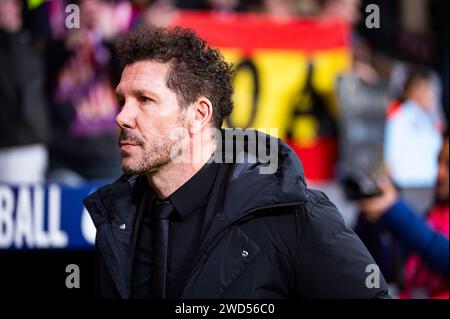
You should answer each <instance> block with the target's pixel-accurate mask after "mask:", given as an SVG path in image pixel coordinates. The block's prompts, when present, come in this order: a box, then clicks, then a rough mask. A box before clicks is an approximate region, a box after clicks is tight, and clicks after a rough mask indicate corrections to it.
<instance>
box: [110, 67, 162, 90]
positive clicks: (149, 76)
mask: <svg viewBox="0 0 450 319" xmlns="http://www.w3.org/2000/svg"><path fill="white" fill-rule="evenodd" d="M168 69H169V64H168V63H161V62H156V61H138V62H135V63H133V64H128V65H127V66H125V68H124V70H123V72H122V76H121V79H120V83H119V85H118V86H117V91H122V90H123V89H125V86H129V85H131V86H133V87H135V86H138V87H140V88H141V89H145V87H148V86H155V85H157V86H166V75H167V72H168ZM135 89H137V88H135Z"/></svg>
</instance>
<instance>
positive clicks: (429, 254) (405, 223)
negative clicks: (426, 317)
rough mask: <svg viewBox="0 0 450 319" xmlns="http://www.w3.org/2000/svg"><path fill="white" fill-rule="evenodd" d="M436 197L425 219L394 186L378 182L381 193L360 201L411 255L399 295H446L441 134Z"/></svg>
mask: <svg viewBox="0 0 450 319" xmlns="http://www.w3.org/2000/svg"><path fill="white" fill-rule="evenodd" d="M438 167H439V169H438V178H437V183H436V187H435V193H436V200H435V203H434V205H433V207H432V208H431V209H430V210H429V212H428V214H427V217H426V221H424V220H423V219H421V218H419V217H418V216H417V213H415V212H413V211H412V210H411V208H410V207H409V206H408V204H407V203H406V202H405V201H404V200H402V199H401V198H400V197H399V194H398V192H397V190H396V188H395V187H394V185H393V184H392V183H391V182H390V181H389V179H387V178H384V179H381V180H380V182H379V186H380V188H381V189H382V190H383V194H382V195H380V196H377V197H374V198H371V199H365V200H362V201H360V208H361V211H362V212H364V214H365V215H366V216H367V218H368V219H369V220H371V221H372V222H377V221H380V222H382V223H383V224H385V225H386V227H388V229H389V230H390V231H391V232H392V233H393V235H394V236H395V237H396V238H397V239H398V241H399V242H400V243H402V244H403V245H404V246H405V248H407V249H408V250H409V251H410V252H412V254H411V255H410V256H409V258H408V259H407V262H406V266H405V270H404V275H405V289H404V291H403V292H402V294H401V295H400V296H401V297H402V298H446V299H448V298H449V287H448V271H449V268H448V266H449V265H448V264H449V242H448V236H449V136H448V131H447V132H446V133H445V134H444V143H443V145H442V148H441V151H440V154H439V161H438Z"/></svg>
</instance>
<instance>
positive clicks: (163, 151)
mask: <svg viewBox="0 0 450 319" xmlns="http://www.w3.org/2000/svg"><path fill="white" fill-rule="evenodd" d="M120 141H131V142H133V143H136V144H137V146H135V147H140V148H141V154H142V155H141V156H140V158H138V159H136V160H134V161H133V162H131V163H126V161H125V159H126V158H130V157H131V155H129V154H126V153H122V158H123V159H122V170H123V171H124V173H125V174H128V175H139V174H150V173H152V172H155V171H156V170H158V169H159V168H160V167H162V166H165V165H167V164H168V163H169V162H170V161H171V157H170V154H171V153H170V152H171V149H172V148H173V147H174V145H176V144H177V141H174V140H172V139H170V138H169V137H165V138H162V139H159V140H154V141H152V142H151V143H144V141H143V140H142V139H141V138H139V137H138V136H136V135H134V134H133V133H132V132H131V131H130V130H127V129H123V130H122V132H121V133H120V136H119V142H120Z"/></svg>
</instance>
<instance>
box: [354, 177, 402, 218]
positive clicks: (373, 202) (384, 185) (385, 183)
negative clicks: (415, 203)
mask: <svg viewBox="0 0 450 319" xmlns="http://www.w3.org/2000/svg"><path fill="white" fill-rule="evenodd" d="M377 185H378V187H379V188H380V189H381V191H382V195H380V196H376V197H371V198H366V199H363V200H360V201H359V208H360V210H361V212H362V213H363V214H364V215H365V216H366V217H367V219H368V220H369V221H371V222H376V221H377V220H378V219H379V218H380V217H381V216H383V215H384V214H385V213H386V211H387V210H388V209H389V208H390V207H391V206H392V205H394V203H395V202H396V201H397V199H398V192H397V189H396V188H395V186H394V184H392V182H391V180H390V179H389V178H388V177H387V176H383V177H380V178H378V179H377Z"/></svg>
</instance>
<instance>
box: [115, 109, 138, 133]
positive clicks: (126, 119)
mask: <svg viewBox="0 0 450 319" xmlns="http://www.w3.org/2000/svg"><path fill="white" fill-rule="evenodd" d="M116 124H117V125H118V126H119V127H120V128H134V127H135V125H136V114H134V112H133V111H132V108H131V107H130V106H129V105H128V106H127V105H124V106H123V107H122V109H121V110H120V112H119V114H117V116H116Z"/></svg>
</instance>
